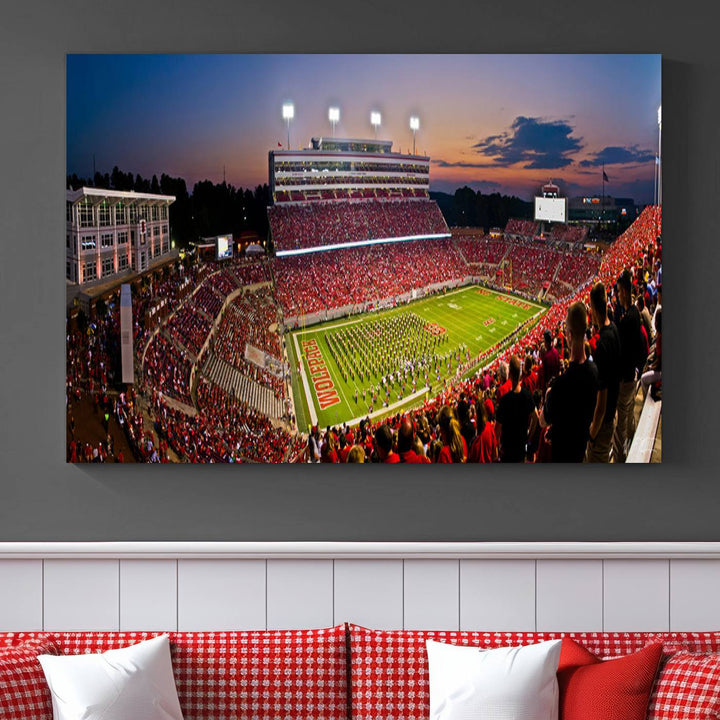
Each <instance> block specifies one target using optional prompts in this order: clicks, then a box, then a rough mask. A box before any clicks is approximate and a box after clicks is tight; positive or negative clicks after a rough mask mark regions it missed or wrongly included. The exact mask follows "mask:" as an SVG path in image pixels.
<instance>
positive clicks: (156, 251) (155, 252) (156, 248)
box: [153, 242, 160, 257]
mask: <svg viewBox="0 0 720 720" xmlns="http://www.w3.org/2000/svg"><path fill="white" fill-rule="evenodd" d="M159 254H160V243H159V242H156V243H155V246H154V247H153V257H157V256H158V255H159Z"/></svg>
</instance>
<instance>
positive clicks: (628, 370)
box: [305, 207, 662, 463]
mask: <svg viewBox="0 0 720 720" xmlns="http://www.w3.org/2000/svg"><path fill="white" fill-rule="evenodd" d="M660 222H661V220H660V210H659V208H657V207H648V208H646V209H645V210H644V211H643V213H642V214H641V215H640V217H639V218H638V220H637V221H636V222H635V223H634V224H633V225H632V226H630V228H628V230H627V231H626V232H625V233H623V235H621V236H620V237H619V238H618V239H617V240H616V242H615V243H614V244H613V246H612V248H611V250H610V251H609V252H608V253H606V254H605V256H604V257H603V260H602V262H601V265H600V268H599V270H598V273H597V275H596V276H595V277H594V278H593V280H592V282H588V283H585V285H584V286H583V287H582V288H580V289H578V290H577V291H576V292H575V293H573V294H572V295H570V296H567V297H565V298H564V299H562V300H561V301H559V302H557V303H555V304H554V305H553V306H552V307H551V308H550V310H549V311H548V312H547V313H546V314H545V316H544V317H543V318H542V319H541V320H540V322H539V323H538V324H537V325H536V326H535V327H534V328H533V329H532V330H531V331H530V332H529V333H528V334H527V335H525V336H524V337H522V338H521V339H519V340H517V341H516V342H514V343H513V344H512V345H510V346H509V347H508V348H507V349H506V350H504V351H503V352H502V353H501V354H500V355H499V356H498V357H497V358H496V359H495V360H494V361H493V362H492V363H490V364H489V365H488V366H486V367H484V368H482V369H481V370H479V371H478V372H476V373H475V375H474V376H473V377H471V378H470V379H467V380H463V381H461V382H458V383H453V384H450V385H448V386H446V387H445V388H444V389H443V390H442V392H440V393H439V394H438V395H437V396H436V397H434V398H432V399H430V400H428V401H427V402H425V403H424V405H423V407H422V408H420V409H418V410H415V411H411V412H409V413H407V414H400V413H398V414H396V415H394V416H392V417H389V418H386V419H383V420H379V421H374V422H373V421H371V420H370V419H369V417H368V418H367V419H365V420H363V421H361V422H360V423H359V425H358V426H357V427H348V426H347V425H345V426H342V427H328V428H326V430H325V431H324V433H323V432H321V431H320V430H319V428H317V427H315V428H313V429H312V431H311V433H310V434H309V437H308V445H307V448H306V453H305V459H306V460H307V461H308V462H321V461H322V462H353V461H355V462H357V461H361V462H383V463H396V462H402V461H403V456H405V458H406V459H405V460H404V461H405V462H449V461H452V462H494V461H498V460H499V461H504V462H551V461H553V462H563V461H564V462H569V461H573V462H581V461H586V462H609V461H611V460H612V461H614V462H624V461H625V459H626V457H627V452H628V449H629V447H630V444H631V442H632V438H633V433H634V430H635V428H634V402H635V398H636V395H637V393H638V388H639V387H642V388H643V391H645V389H646V388H650V387H652V389H653V392H654V393H655V397H658V398H659V397H661V392H662V390H661V387H662V363H661V358H662V345H661V336H662V261H661V253H662V248H661V245H660V244H659V242H658V240H659V237H660V233H661V225H660ZM591 290H592V292H591ZM635 298H637V299H638V300H637V301H636V300H635ZM647 300H649V304H648V305H647V306H646V304H645V303H646V301H647ZM634 302H637V304H636V305H634V304H633V303H634ZM646 309H647V310H648V313H647V314H646V320H647V318H648V317H650V316H651V313H650V310H651V309H652V310H653V312H654V313H655V320H656V323H655V325H656V327H655V328H654V329H653V333H654V336H653V337H652V338H647V343H646V344H645V346H644V347H643V342H645V340H644V338H645V336H644V335H643V333H642V331H641V324H642V319H641V315H640V311H641V310H646ZM658 320H659V321H660V322H659V323H658V322H657V321H658ZM608 328H610V329H608ZM608 338H610V339H609V340H608ZM643 370H644V371H645V372H643ZM626 388H627V390H626ZM623 393H625V397H624V396H623ZM623 400H625V401H626V404H625V406H623ZM628 400H629V401H630V402H627V401H628ZM408 448H409V449H410V450H411V451H412V454H411V455H408V454H407V453H408V452H409V450H408ZM353 458H354V459H353ZM417 458H420V459H417ZM358 459H359V460H358Z"/></svg>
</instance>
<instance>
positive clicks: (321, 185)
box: [269, 137, 430, 203]
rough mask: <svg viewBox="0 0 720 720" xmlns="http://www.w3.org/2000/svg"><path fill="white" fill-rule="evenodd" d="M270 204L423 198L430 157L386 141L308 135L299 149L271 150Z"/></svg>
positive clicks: (425, 195) (425, 194)
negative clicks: (395, 148)
mask: <svg viewBox="0 0 720 720" xmlns="http://www.w3.org/2000/svg"><path fill="white" fill-rule="evenodd" d="M269 177H270V190H271V193H272V198H273V202H275V203H287V202H304V201H307V200H335V199H344V200H347V199H349V198H388V197H398V198H400V197H424V198H426V197H427V196H428V191H429V188H430V158H429V157H425V156H420V155H405V154H403V153H396V152H393V151H392V142H391V141H390V140H363V139H345V138H322V137H320V138H312V140H311V142H310V146H309V147H307V148H305V149H303V150H298V151H292V150H279V151H271V152H270V153H269Z"/></svg>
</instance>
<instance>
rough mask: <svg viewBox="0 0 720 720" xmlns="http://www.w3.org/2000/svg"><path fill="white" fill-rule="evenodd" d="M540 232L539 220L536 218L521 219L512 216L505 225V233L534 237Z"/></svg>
mask: <svg viewBox="0 0 720 720" xmlns="http://www.w3.org/2000/svg"><path fill="white" fill-rule="evenodd" d="M537 234H538V222H537V221H535V220H519V219H517V218H510V220H508V222H507V225H506V226H505V235H517V236H520V237H525V238H532V237H535V235H537Z"/></svg>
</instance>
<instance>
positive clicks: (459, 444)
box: [437, 405, 467, 463]
mask: <svg viewBox="0 0 720 720" xmlns="http://www.w3.org/2000/svg"><path fill="white" fill-rule="evenodd" d="M437 424H438V427H439V429H440V439H441V440H442V449H441V450H440V453H439V455H438V459H437V462H439V463H464V462H465V461H466V460H467V445H466V444H465V438H464V437H463V436H462V434H461V433H460V423H459V422H458V421H457V418H456V417H455V411H454V410H453V409H452V408H451V407H450V406H449V405H443V406H442V407H441V408H440V412H439V413H438V415H437Z"/></svg>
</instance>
